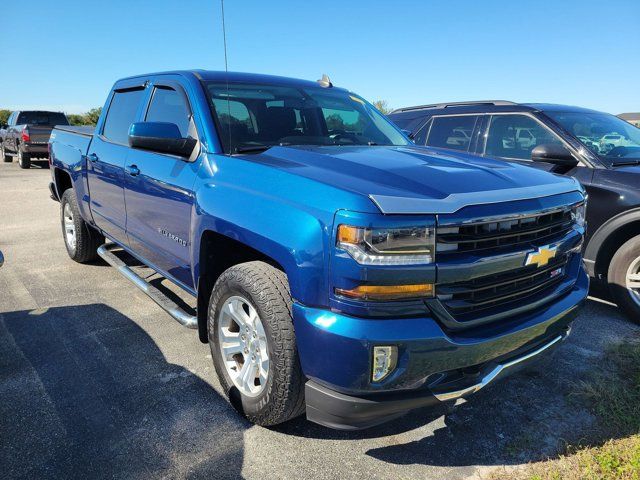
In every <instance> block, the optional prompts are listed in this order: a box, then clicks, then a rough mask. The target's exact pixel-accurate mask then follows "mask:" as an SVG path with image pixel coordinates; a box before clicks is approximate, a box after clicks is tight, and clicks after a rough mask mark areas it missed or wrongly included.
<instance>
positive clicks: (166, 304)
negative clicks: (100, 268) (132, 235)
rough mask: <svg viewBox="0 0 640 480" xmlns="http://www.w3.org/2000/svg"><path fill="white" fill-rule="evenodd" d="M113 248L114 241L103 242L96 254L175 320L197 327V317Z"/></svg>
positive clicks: (114, 246) (186, 325) (188, 326)
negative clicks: (133, 267) (132, 268)
mask: <svg viewBox="0 0 640 480" xmlns="http://www.w3.org/2000/svg"><path fill="white" fill-rule="evenodd" d="M115 248H120V247H119V246H118V245H116V244H115V243H108V244H104V245H102V246H100V247H99V248H98V255H100V256H101V257H102V258H103V259H104V260H105V261H106V262H107V263H108V264H109V265H111V266H112V267H114V268H115V269H116V270H118V272H120V273H121V274H122V276H124V277H125V278H128V279H129V280H131V282H133V284H134V285H135V286H136V287H138V288H139V289H140V290H142V291H143V292H144V293H146V294H147V295H148V296H149V297H150V298H151V300H153V301H154V302H156V303H157V304H158V305H159V306H160V307H161V308H162V309H163V310H164V311H166V312H167V313H168V314H169V315H171V316H172V317H173V318H174V319H175V320H177V321H178V323H179V324H180V325H182V326H184V327H187V328H194V329H195V328H198V318H197V317H195V316H194V315H189V314H188V313H187V312H185V311H184V310H183V309H182V308H180V307H179V306H178V305H177V304H176V303H175V302H174V301H173V300H171V299H170V298H169V297H167V296H166V295H165V294H164V293H162V292H161V291H160V290H158V289H157V288H156V287H154V286H153V285H151V284H150V283H149V282H147V281H146V280H144V279H143V278H142V277H140V276H139V275H138V274H136V273H135V272H134V271H133V270H131V268H129V266H128V265H127V264H126V263H124V262H123V261H122V260H120V259H119V258H118V257H117V256H116V255H115V254H114V253H113V252H111V251H110V250H112V249H115Z"/></svg>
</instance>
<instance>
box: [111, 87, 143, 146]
mask: <svg viewBox="0 0 640 480" xmlns="http://www.w3.org/2000/svg"><path fill="white" fill-rule="evenodd" d="M143 94H144V90H143V89H142V88H139V89H136V90H124V91H120V92H115V93H114V94H113V99H112V100H111V105H109V111H108V112H107V117H106V118H105V121H104V128H103V129H102V135H103V136H104V137H105V138H107V139H108V140H111V141H112V142H115V143H121V144H123V145H128V144H129V127H130V126H131V124H132V123H133V122H135V120H136V114H137V113H138V107H139V106H140V102H141V101H142V96H143Z"/></svg>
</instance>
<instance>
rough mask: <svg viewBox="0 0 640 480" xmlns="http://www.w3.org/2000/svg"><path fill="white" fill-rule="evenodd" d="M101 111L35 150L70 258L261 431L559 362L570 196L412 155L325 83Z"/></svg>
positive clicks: (572, 275) (510, 166)
mask: <svg viewBox="0 0 640 480" xmlns="http://www.w3.org/2000/svg"><path fill="white" fill-rule="evenodd" d="M102 112H103V113H102V116H101V117H100V120H99V121H98V124H97V126H96V129H95V131H87V130H78V129H74V128H73V127H56V128H55V130H54V131H53V133H52V135H51V141H50V153H51V162H52V169H51V172H52V177H53V181H52V183H51V195H52V197H53V198H54V199H56V200H59V201H60V204H61V224H62V231H63V237H64V241H65V245H66V247H67V251H68V253H69V256H70V257H71V258H72V259H73V260H76V261H78V262H88V261H92V260H94V259H95V258H96V257H97V256H98V255H99V256H101V257H102V258H103V259H104V260H106V261H107V262H108V263H109V264H111V265H112V266H114V267H116V268H117V269H118V270H119V271H120V272H121V273H122V274H123V275H124V276H125V277H127V278H128V279H129V280H131V281H132V282H133V283H134V284H135V285H136V286H137V287H139V288H140V289H142V290H143V291H144V292H145V293H147V294H148V295H149V296H150V297H151V298H152V299H153V300H154V301H156V302H157V303H158V304H159V305H160V306H161V307H163V308H164V309H165V310H166V311H167V312H168V313H169V314H170V315H171V316H172V317H173V318H175V319H176V320H178V321H179V322H180V323H181V324H183V325H185V326H187V327H190V328H194V329H197V330H198V333H199V337H200V339H201V340H202V341H203V342H208V343H209V344H210V347H211V353H212V357H213V362H214V365H215V368H216V371H217V373H218V376H219V378H220V383H221V385H222V387H223V388H224V389H225V391H226V393H227V394H228V395H229V397H230V400H231V403H232V404H233V405H234V406H235V407H236V408H237V409H238V410H239V411H240V412H241V413H242V414H244V415H245V416H246V417H247V418H248V419H249V420H251V421H252V422H255V423H257V424H260V425H275V424H278V423H281V422H284V421H287V420H289V419H291V418H293V417H296V416H298V415H300V414H302V413H303V412H305V411H306V415H307V418H308V419H309V420H311V421H314V422H317V423H320V424H322V425H326V426H330V427H333V428H342V429H355V428H365V427H369V426H372V425H376V424H379V423H382V422H384V421H387V420H389V419H392V418H395V417H398V416H400V415H402V414H404V413H406V412H408V411H410V410H412V409H415V408H418V407H423V406H429V405H435V404H438V403H440V402H452V401H455V400H456V399H459V398H462V397H466V396H468V395H470V394H472V393H474V392H476V391H478V390H479V389H481V388H483V387H484V386H486V385H487V384H489V383H491V382H492V381H494V380H496V379H497V378H500V377H502V376H504V375H506V374H507V373H509V372H510V371H513V370H514V369H515V368H516V367H518V366H520V365H521V364H524V363H525V362H526V361H528V360H530V359H532V358H533V357H535V356H537V355H538V354H541V353H542V352H544V351H546V350H549V349H551V348H552V347H554V346H556V345H558V344H559V343H560V342H561V341H562V340H563V339H564V338H566V336H567V335H568V334H569V331H570V326H571V322H572V320H573V319H574V318H575V317H576V314H577V312H578V310H579V306H580V304H581V303H582V301H583V300H584V299H585V297H586V294H587V289H588V277H587V275H586V274H585V272H584V269H583V266H582V258H581V254H580V250H581V245H582V241H583V235H584V229H585V223H584V212H585V200H586V199H585V194H584V190H583V188H582V187H581V186H580V184H579V183H578V182H577V181H575V180H573V179H571V178H564V177H560V176H555V175H552V174H549V173H547V172H543V171H540V170H536V169H532V168H528V167H525V166H521V165H517V164H514V163H506V162H502V161H495V160H492V159H489V158H480V157H476V156H473V155H469V154H465V153H458V152H451V151H445V150H439V149H436V148H427V147H418V146H416V145H414V144H413V143H411V142H410V140H408V139H407V137H405V135H404V134H403V133H402V132H401V131H400V130H399V129H397V128H396V127H395V126H394V125H392V124H391V123H390V122H389V121H388V120H387V119H386V118H385V117H384V116H383V115H381V114H380V113H379V112H378V111H377V110H376V109H375V108H374V107H372V105H371V104H370V103H368V102H367V101H365V100H364V99H363V98H362V97H360V96H358V95H357V94H355V93H353V92H350V91H348V90H344V89H341V88H337V87H334V86H333V85H332V84H331V82H330V81H329V79H328V78H326V77H323V79H322V80H321V81H318V82H311V81H302V80H294V79H289V78H281V77H273V76H266V75H254V74H240V73H224V72H209V71H181V72H167V73H158V74H149V75H141V76H136V77H131V78H126V79H123V80H119V81H118V82H116V84H115V85H114V87H113V89H112V90H111V92H110V93H109V96H108V98H107V101H106V103H105V105H104V108H103V111H102ZM123 252H126V253H127V254H128V255H123ZM131 257H134V258H135V259H137V260H138V261H140V262H142V263H143V264H145V265H147V266H148V267H150V268H151V269H153V270H155V271H157V272H158V273H159V274H161V275H162V276H164V277H165V278H167V279H169V280H170V281H172V282H174V283H175V284H176V285H178V286H179V287H181V288H182V289H184V290H185V291H186V292H188V293H189V294H191V295H192V296H193V297H194V303H195V305H196V308H195V310H194V311H192V312H191V313H190V312H189V311H187V310H185V309H183V308H181V307H180V306H179V305H177V304H176V303H174V302H173V301H172V300H171V299H170V298H169V296H167V295H165V294H164V293H163V292H162V291H161V290H159V289H157V288H156V287H155V286H153V285H151V284H150V283H147V282H146V281H145V280H144V279H142V278H141V277H139V276H137V275H136V274H135V272H134V270H133V269H131V268H130V262H129V263H128V262H127V260H126V259H127V258H131Z"/></svg>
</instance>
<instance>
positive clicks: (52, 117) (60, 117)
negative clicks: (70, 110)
mask: <svg viewBox="0 0 640 480" xmlns="http://www.w3.org/2000/svg"><path fill="white" fill-rule="evenodd" d="M24 124H28V125H69V121H68V120H67V117H66V116H65V115H64V113H61V112H20V114H19V115H18V121H17V122H16V125H24Z"/></svg>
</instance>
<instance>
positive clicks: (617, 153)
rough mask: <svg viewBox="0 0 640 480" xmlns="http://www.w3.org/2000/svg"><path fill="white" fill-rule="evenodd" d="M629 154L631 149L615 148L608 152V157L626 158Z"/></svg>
mask: <svg viewBox="0 0 640 480" xmlns="http://www.w3.org/2000/svg"><path fill="white" fill-rule="evenodd" d="M628 153H629V149H628V148H627V147H613V148H612V149H611V150H609V151H608V152H607V157H617V158H622V157H625V156H626V155H627V154H628Z"/></svg>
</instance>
